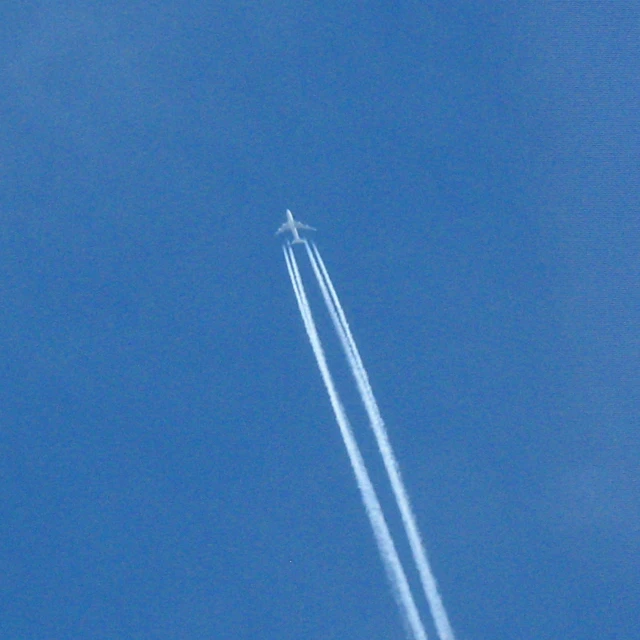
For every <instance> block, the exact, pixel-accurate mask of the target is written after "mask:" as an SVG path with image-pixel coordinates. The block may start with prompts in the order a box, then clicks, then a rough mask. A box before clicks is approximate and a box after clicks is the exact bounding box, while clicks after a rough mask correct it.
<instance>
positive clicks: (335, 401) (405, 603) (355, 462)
mask: <svg viewBox="0 0 640 640" xmlns="http://www.w3.org/2000/svg"><path fill="white" fill-rule="evenodd" d="M283 249H284V257H285V260H286V263H287V270H288V271H289V277H290V278H291V284H292V286H293V290H294V293H295V295H296V300H297V302H298V308H299V309H300V315H301V316H302V320H303V322H304V326H305V329H306V330H307V335H308V337H309V342H310V343H311V347H312V348H313V353H314V355H315V357H316V361H317V363H318V368H319V369H320V373H321V375H322V379H323V381H324V384H325V387H326V389H327V393H328V394H329V399H330V401H331V406H332V407H333V411H334V413H335V416H336V421H337V423H338V426H339V428H340V433H341V435H342V439H343V440H344V444H345V447H346V449H347V453H348V455H349V460H350V461H351V466H352V468H353V472H354V474H355V476H356V481H357V483H358V487H359V489H360V493H361V496H362V501H363V503H364V506H365V510H366V512H367V515H368V517H369V521H370V523H371V527H372V529H373V533H374V536H375V538H376V542H377V544H378V549H379V551H380V555H381V557H382V560H383V563H384V566H385V569H386V572H387V576H388V578H389V581H390V583H391V585H392V588H393V592H394V596H395V598H396V600H397V602H398V605H399V606H400V608H401V610H402V612H403V615H404V618H405V623H406V624H407V626H408V629H409V630H410V631H411V633H412V634H413V637H414V638H416V640H427V633H426V631H425V629H424V626H423V624H422V621H421V620H420V614H419V613H418V609H417V607H416V604H415V602H414V600H413V595H412V593H411V589H410V587H409V583H408V581H407V577H406V575H405V572H404V569H403V568H402V563H401V562H400V558H399V556H398V553H397V551H396V548H395V544H394V543H393V538H392V537H391V532H390V531H389V527H388V526H387V523H386V520H385V518H384V514H383V512H382V507H381V506H380V502H379V500H378V497H377V495H376V492H375V489H374V488H373V484H372V483H371V479H370V478H369V473H368V472H367V468H366V466H365V463H364V459H363V458H362V454H361V453H360V449H359V447H358V443H357V442H356V440H355V437H354V435H353V432H352V430H351V425H350V424H349V421H348V419H347V416H346V413H345V410H344V408H343V406H342V403H341V401H340V397H339V396H338V392H337V390H336V388H335V384H334V382H333V377H332V376H331V372H330V371H329V367H328V365H327V361H326V358H325V354H324V349H323V348H322V344H321V342H320V337H319V336H318V332H317V329H316V326H315V322H314V320H313V316H312V314H311V308H310V306H309V302H308V300H307V296H306V293H305V290H304V285H303V283H302V278H301V277H300V272H299V270H298V265H297V262H296V259H295V256H294V254H293V250H292V249H291V247H290V246H284V247H283Z"/></svg>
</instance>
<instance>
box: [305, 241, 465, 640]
mask: <svg viewBox="0 0 640 640" xmlns="http://www.w3.org/2000/svg"><path fill="white" fill-rule="evenodd" d="M305 248H306V250H307V254H308V256H309V260H310V262H311V266H312V268H313V271H314V273H315V276H316V279H317V281H318V285H319V286H320V290H321V292H322V296H323V298H324V301H325V304H326V306H327V309H328V310H329V314H330V315H331V319H332V321H333V325H334V328H335V330H336V333H337V334H338V337H339V339H340V342H341V344H342V348H343V350H344V352H345V355H346V357H347V360H348V361H349V366H350V368H351V372H352V374H353V377H354V379H355V382H356V385H357V387H358V391H359V392H360V396H361V397H362V402H363V404H364V407H365V410H366V412H367V415H368V417H369V421H370V424H371V429H372V430H373V433H374V435H375V439H376V443H377V445H378V450H379V451H380V455H381V456H382V460H383V463H384V466H385V469H386V471H387V475H388V476H389V481H390V483H391V487H392V490H393V495H394V497H395V500H396V503H397V505H398V509H399V511H400V515H401V517H402V523H403V526H404V529H405V533H406V535H407V538H408V540H409V546H410V547H411V553H412V555H413V559H414V562H415V564H416V567H417V568H418V573H419V575H420V581H421V583H422V588H423V590H424V593H425V597H426V599H427V602H428V604H429V609H430V611H431V615H432V617H433V620H434V623H435V626H436V630H437V632H438V636H439V638H440V640H455V636H454V633H453V629H452V627H451V624H450V622H449V618H448V616H447V612H446V610H445V608H444V604H443V602H442V598H441V597H440V593H439V592H438V586H437V583H436V579H435V576H434V575H433V571H432V570H431V566H430V564H429V560H428V558H427V552H426V550H425V547H424V544H423V542H422V537H421V536H420V531H419V529H418V525H417V522H416V518H415V516H414V514H413V510H412V508H411V503H410V501H409V496H408V494H407V491H406V488H405V486H404V483H403V481H402V476H401V474H400V467H399V465H398V461H397V459H396V457H395V454H394V452H393V448H392V447H391V442H390V441H389V436H388V433H387V429H386V427H385V424H384V421H383V419H382V415H381V414H380V409H379V408H378V403H377V402H376V399H375V396H374V394H373V390H372V388H371V384H370V383H369V376H368V375H367V372H366V369H365V367H364V364H363V362H362V358H361V357H360V353H359V351H358V347H357V345H356V342H355V340H354V338H353V334H352V333H351V329H350V328H349V323H348V322H347V319H346V316H345V313H344V310H343V309H342V305H341V304H340V300H339V299H338V294H337V292H336V290H335V287H334V286H333V283H332V281H331V278H330V276H329V273H328V271H327V269H326V266H325V264H324V261H323V260H322V257H321V255H320V252H319V250H318V248H317V247H316V245H315V244H312V245H310V244H309V243H308V242H305Z"/></svg>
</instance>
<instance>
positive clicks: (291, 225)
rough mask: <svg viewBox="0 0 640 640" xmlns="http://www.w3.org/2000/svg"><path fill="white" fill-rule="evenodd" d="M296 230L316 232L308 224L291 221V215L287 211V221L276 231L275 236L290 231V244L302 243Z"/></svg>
mask: <svg viewBox="0 0 640 640" xmlns="http://www.w3.org/2000/svg"><path fill="white" fill-rule="evenodd" d="M298 229H308V230H309V231H316V228H315V227H310V226H309V225H308V224H304V223H302V222H298V221H297V220H294V219H293V213H291V211H289V209H287V221H286V222H285V223H284V224H283V225H282V226H281V227H280V228H279V229H278V230H277V231H276V235H278V234H279V233H284V232H285V231H291V233H292V234H293V241H292V244H297V243H299V242H304V239H303V238H301V237H300V235H299V234H298Z"/></svg>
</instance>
